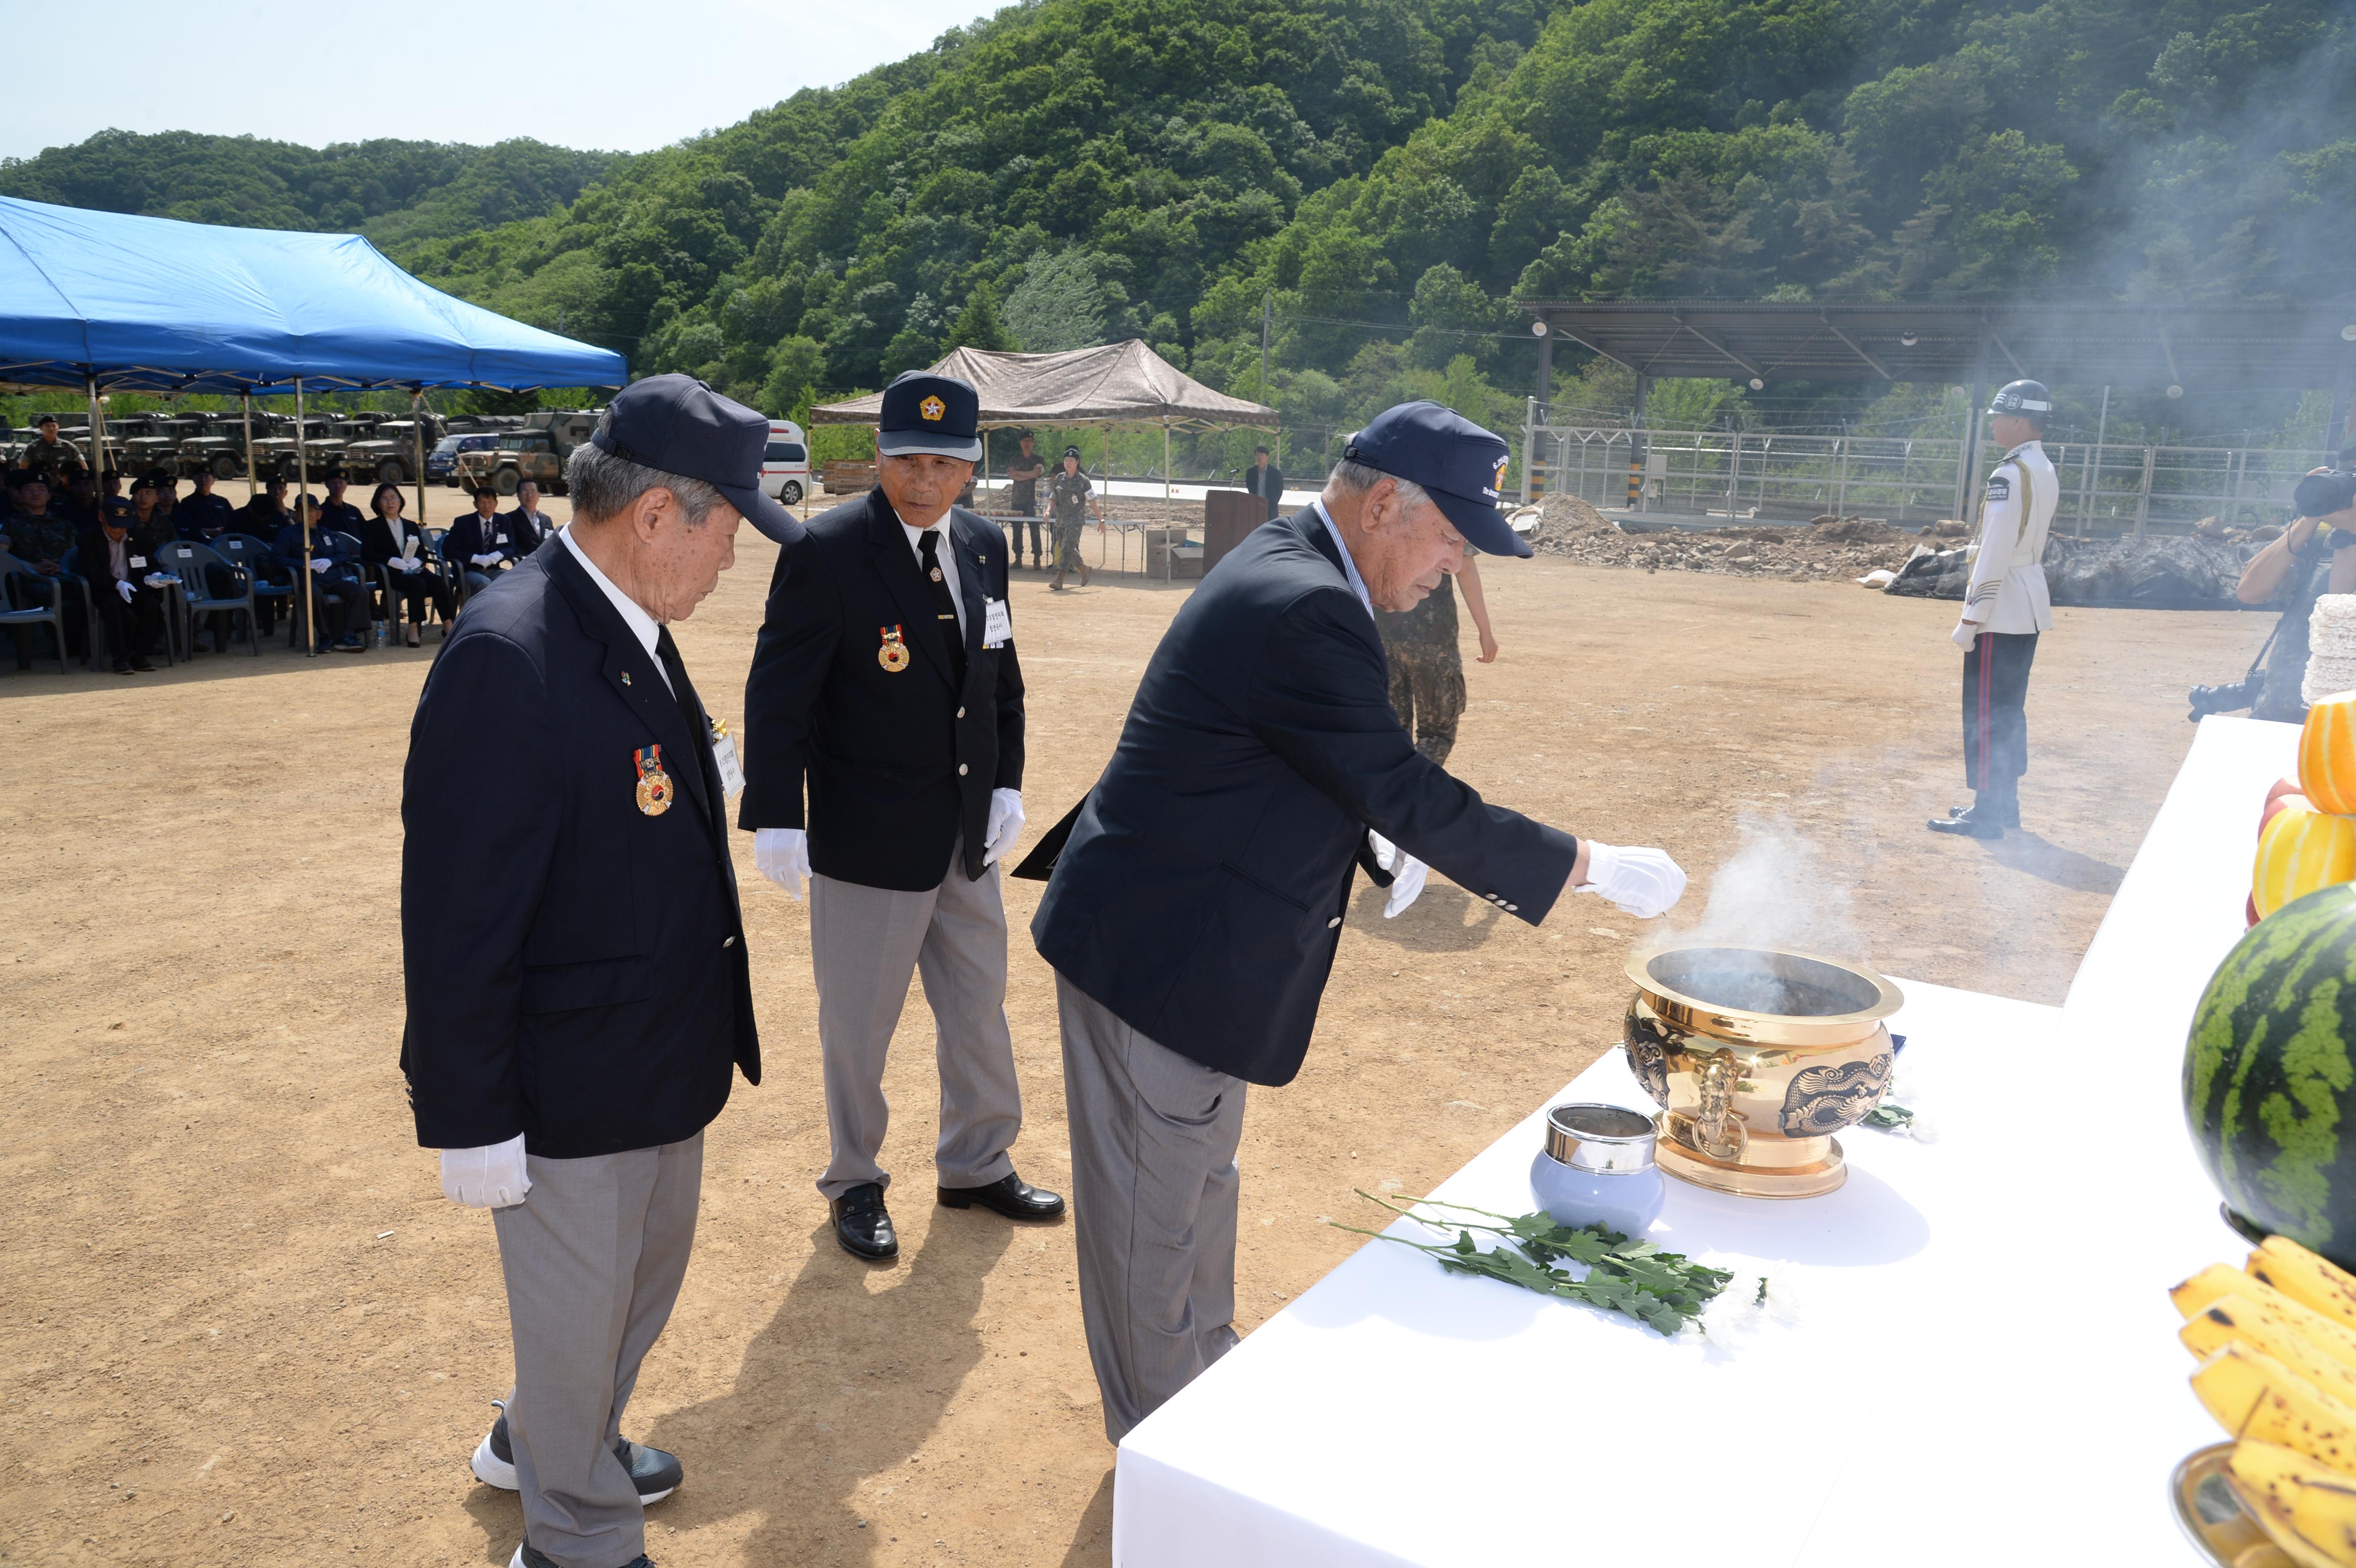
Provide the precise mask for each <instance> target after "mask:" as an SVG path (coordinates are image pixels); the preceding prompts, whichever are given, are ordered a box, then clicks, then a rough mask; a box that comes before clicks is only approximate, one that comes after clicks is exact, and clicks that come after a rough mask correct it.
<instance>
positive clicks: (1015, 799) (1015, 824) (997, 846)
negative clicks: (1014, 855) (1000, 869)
mask: <svg viewBox="0 0 2356 1568" xmlns="http://www.w3.org/2000/svg"><path fill="white" fill-rule="evenodd" d="M1027 820H1028V818H1026V817H1025V816H1023V792H1022V791H1021V790H1019V789H994V790H991V792H990V826H989V827H986V828H984V829H983V830H982V835H981V863H982V864H983V865H985V866H987V865H989V864H990V863H991V861H992V860H995V859H998V858H999V857H1000V856H1001V855H1003V854H1005V853H1006V852H1007V851H1008V850H1009V849H1012V848H1014V841H1015V840H1016V839H1017V838H1020V837H1023V823H1024V822H1025V821H1027Z"/></svg>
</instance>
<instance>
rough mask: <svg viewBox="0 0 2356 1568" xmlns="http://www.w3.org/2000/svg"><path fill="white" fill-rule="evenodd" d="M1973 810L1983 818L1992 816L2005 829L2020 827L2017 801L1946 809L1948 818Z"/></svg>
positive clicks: (1952, 806) (1953, 806) (1955, 806)
mask: <svg viewBox="0 0 2356 1568" xmlns="http://www.w3.org/2000/svg"><path fill="white" fill-rule="evenodd" d="M1975 810H1976V811H1978V812H1979V813H1980V815H1981V816H1993V817H1994V818H1995V819H1996V820H1997V822H1998V823H2000V824H2002V825H2003V826H2005V827H2019V826H2020V802H2019V801H2017V800H2008V801H2002V802H1999V803H1997V804H1996V805H1987V806H1971V805H1951V806H1949V807H1947V815H1948V816H1963V815H1964V813H1965V812H1967V811H1975Z"/></svg>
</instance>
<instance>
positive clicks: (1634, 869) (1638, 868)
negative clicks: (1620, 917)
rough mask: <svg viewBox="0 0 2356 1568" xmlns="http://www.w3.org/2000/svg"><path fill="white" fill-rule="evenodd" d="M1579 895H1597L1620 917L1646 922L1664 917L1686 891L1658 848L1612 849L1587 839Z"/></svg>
mask: <svg viewBox="0 0 2356 1568" xmlns="http://www.w3.org/2000/svg"><path fill="white" fill-rule="evenodd" d="M1579 891H1580V892H1582V893H1601V894H1602V895H1603V896H1604V898H1605V899H1607V900H1609V901H1611V902H1612V903H1613V904H1616V905H1617V906H1619V909H1620V912H1622V913H1623V914H1633V915H1634V916H1635V917H1636V918H1637V919H1638V920H1650V919H1652V918H1653V917H1654V916H1655V915H1656V914H1665V913H1666V912H1668V911H1669V909H1670V908H1671V906H1673V905H1674V904H1676V901H1677V900H1678V898H1679V897H1681V896H1682V895H1683V894H1684V892H1685V891H1686V874H1685V872H1684V871H1683V870H1681V869H1678V867H1677V863H1676V861H1675V860H1672V859H1669V857H1668V856H1667V854H1666V853H1665V852H1664V851H1662V850H1659V849H1614V848H1612V846H1611V845H1609V844H1599V843H1597V842H1596V841H1595V840H1594V839H1592V838H1590V839H1588V840H1587V880H1585V881H1584V882H1581V883H1580V885H1579Z"/></svg>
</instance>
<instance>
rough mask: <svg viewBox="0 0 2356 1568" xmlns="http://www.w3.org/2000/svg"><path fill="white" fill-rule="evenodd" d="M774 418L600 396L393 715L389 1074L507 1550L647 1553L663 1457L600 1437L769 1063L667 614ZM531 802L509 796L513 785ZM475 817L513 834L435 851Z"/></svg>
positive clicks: (698, 717)
mask: <svg viewBox="0 0 2356 1568" xmlns="http://www.w3.org/2000/svg"><path fill="white" fill-rule="evenodd" d="M768 431H769V421H767V419H766V418H765V417H764V416H763V415H761V414H758V413H755V412H754V411H752V410H751V409H747V408H744V407H743V406H742V405H740V404H737V403H734V402H731V401H730V400H727V399H726V398H723V397H721V396H720V395H718V394H717V393H715V392H713V391H712V390H711V389H709V388H707V387H705V386H704V385H703V383H701V381H697V380H694V379H691V378H690V377H686V376H656V377H652V378H650V379H647V380H644V381H640V382H637V384H636V385H634V386H631V387H629V388H627V389H625V390H624V391H623V392H622V393H621V394H620V395H619V396H618V397H616V399H615V400H614V401H613V404H612V406H611V407H610V408H608V409H607V410H606V411H605V414H604V415H603V417H601V418H600V419H599V421H598V422H597V429H596V431H595V432H594V434H593V435H592V436H591V437H590V439H589V440H588V441H587V442H585V443H583V444H582V445H581V446H579V447H578V448H576V449H575V450H574V451H573V454H572V456H571V458H570V459H569V460H568V463H567V465H566V478H567V480H568V482H569V488H570V490H571V494H572V496H573V522H572V525H571V527H569V528H566V529H565V530H564V531H563V532H562V534H560V535H559V536H558V538H559V539H560V540H561V543H560V544H558V545H555V546H552V547H551V548H548V549H541V550H539V551H537V552H535V553H534V554H532V555H531V556H530V557H529V558H527V559H526V560H522V561H520V562H519V563H518V564H517V565H516V567H515V568H514V569H513V570H512V571H508V572H505V573H503V574H502V575H501V576H500V577H499V578H498V581H495V582H492V583H490V584H489V585H488V586H487V587H486V588H485V589H484V590H483V592H480V593H478V594H477V595H476V596H475V598H474V599H473V600H471V601H470V602H469V603H468V605H467V608H466V614H465V615H464V616H462V617H461V618H460V620H459V622H458V625H457V629H456V630H455V632H453V633H452V634H451V635H450V639H449V641H448V642H447V643H445V644H444V645H443V648H442V653H441V656H440V657H439V658H437V659H436V660H435V661H434V668H433V671H432V673H431V674H430V675H428V676H427V677H426V681H425V689H424V691H423V694H421V695H420V697H419V698H418V702H417V715H416V718H415V719H414V720H412V723H411V725H410V734H409V765H408V770H407V772H406V773H405V774H404V775H403V779H402V803H401V816H402V826H403V827H404V828H405V829H406V830H407V834H408V837H407V842H406V845H405V847H404V849H403V854H402V897H401V902H402V908H401V921H402V957H403V965H404V978H405V981H406V986H407V990H408V1001H409V1018H408V1024H407V1027H406V1029H404V1030H403V1033H402V1048H401V1067H402V1073H403V1074H404V1075H405V1076H406V1077H407V1079H408V1081H409V1095H410V1103H411V1108H412V1111H413V1112H414V1114H415V1116H416V1120H417V1141H418V1142H419V1143H421V1144H423V1145H424V1146H425V1147H429V1148H438V1149H440V1150H441V1151H442V1190H443V1191H444V1193H445V1194H447V1195H448V1196H449V1197H450V1198H451V1199H452V1200H455V1201H456V1202H459V1203H463V1204H466V1205H467V1206H469V1207H472V1208H481V1209H489V1210H491V1211H493V1212H492V1216H491V1218H492V1223H493V1226H494V1228H495V1230H496V1231H497V1232H498V1243H499V1266H500V1270H501V1272H502V1273H503V1274H504V1275H505V1276H506V1282H507V1293H508V1318H509V1325H510V1326H511V1328H512V1329H513V1332H514V1336H515V1386H514V1390H513V1392H511V1393H510V1394H509V1397H508V1398H507V1399H506V1400H505V1401H503V1402H500V1403H502V1404H503V1406H504V1408H503V1410H502V1413H501V1414H500V1415H499V1417H498V1420H497V1421H496V1422H495V1423H494V1424H492V1427H491V1430H490V1432H489V1433H488V1435H486V1436H485V1437H484V1438H483V1441H482V1443H481V1445H479V1446H478V1447H477V1449H476V1451H475V1456H474V1461H473V1467H474V1472H475V1474H476V1475H477V1477H480V1478H481V1479H482V1480H484V1481H486V1482H487V1483H489V1484H490V1485H492V1486H495V1487H505V1488H512V1489H516V1490H519V1491H521V1493H522V1494H523V1520H524V1541H523V1543H522V1544H521V1545H519V1547H518V1548H517V1549H516V1553H515V1556H514V1558H513V1559H512V1563H513V1564H514V1568H544V1565H545V1564H549V1563H555V1564H559V1565H560V1568H625V1565H627V1564H640V1563H645V1562H646V1557H645V1552H646V1524H645V1519H644V1514H643V1509H644V1507H645V1505H646V1504H647V1503H649V1502H653V1501H655V1500H657V1499H660V1498H664V1497H668V1496H669V1494H670V1491H671V1489H672V1488H675V1487H677V1486H678V1485H679V1484H680V1475H681V1467H680V1461H679V1460H678V1459H677V1458H675V1457H673V1456H670V1455H669V1454H665V1453H663V1452H662V1451H660V1450H659V1449H654V1448H648V1447H646V1446H644V1445H640V1444H636V1443H633V1442H631V1441H630V1440H629V1439H627V1438H626V1437H624V1436H623V1435H622V1431H621V1425H622V1412H623V1410H624V1408H625V1407H626V1405H627V1404H628V1403H629V1400H630V1393H631V1391H632V1389H633V1388H634V1387H635V1386H636V1384H637V1377H638V1367H639V1363H640V1362H641V1361H643V1360H645V1358H646V1354H647V1351H648V1349H649V1348H650V1347H651V1346H652V1345H653V1344H654V1342H655V1339H656V1338H657V1337H658V1336H659V1335H660V1334H661V1332H662V1329H663V1325H664V1323H665V1321H666V1320H667V1319H668V1318H669V1316H670V1309H671V1305H672V1303H673V1302H674V1301H676V1300H677V1299H678V1296H679V1287H680V1278H681V1277H682V1276H683V1275H685V1273H686V1271H687V1256H688V1249H689V1246H690V1244H691V1243H692V1241H693V1240H694V1237H695V1215H696V1207H697V1200H698V1195H699V1193H700V1191H701V1183H702V1176H703V1128H704V1126H705V1125H706V1124H708V1123H709V1122H711V1120H712V1118H713V1117H714V1116H716V1115H719V1114H720V1108H721V1106H722V1105H723V1104H726V1103H727V1100H728V1092H729V1088H730V1085H731V1083H732V1082H733V1075H734V1072H735V1071H736V1070H737V1069H738V1068H742V1069H743V1070H744V1078H745V1081H746V1082H747V1083H759V1082H760V1078H761V1056H760V1041H759V1040H758V1039H757V1038H756V1037H755V1032H754V1027H753V994H752V988H751V983H750V979H749V976H748V972H747V970H746V966H745V956H744V920H743V917H742V915H741V914H740V913H739V912H738V909H737V901H736V879H735V873H734V870H733V869H731V866H730V862H729V859H728V829H727V814H726V798H725V797H726V793H727V784H726V783H725V777H726V775H727V773H728V764H729V763H730V762H731V760H732V759H733V752H728V751H727V750H726V749H725V748H724V747H723V748H722V749H719V750H715V748H714V745H713V741H712V724H711V720H710V717H709V716H708V715H707V714H706V713H705V712H704V709H703V705H702V703H701V701H700V700H699V699H697V697H696V692H695V688H694V686H693V684H692V683H691V682H690V680H689V679H688V674H687V667H686V666H685V665H684V664H682V663H681V662H680V656H679V649H678V647H677V646H676V645H674V644H673V643H672V641H671V635H670V631H669V623H671V622H673V621H683V620H685V619H686V618H687V617H688V616H689V615H691V614H692V613H694V612H695V607H696V606H697V604H699V603H701V602H702V600H703V598H704V596H705V595H706V594H708V593H710V592H712V588H713V586H714V585H715V584H717V582H718V581H719V579H720V574H721V573H722V572H723V571H726V570H727V569H728V568H729V567H730V566H731V565H732V564H734V560H735V538H736V525H737V524H738V522H739V521H743V520H749V521H750V522H751V523H752V524H753V526H754V527H755V528H759V529H760V530H761V531H762V532H763V533H765V534H767V535H768V536H769V537H771V538H772V539H777V540H779V541H780V542H781V543H789V542H790V541H791V540H792V539H795V538H797V537H798V535H799V533H800V525H798V523H796V522H795V521H794V520H793V518H792V517H790V516H789V515H788V514H787V512H786V510H785V509H784V508H783V507H779V506H778V505H777V504H776V502H775V501H773V500H771V499H769V498H768V497H767V496H764V495H762V494H761V492H760V477H761V457H762V450H763V448H764V447H765V446H766V443H767V441H768ZM521 802H529V803H530V806H531V809H530V810H528V811H524V812H521V813H518V812H517V811H516V810H515V809H514V807H515V806H516V805H517V804H518V803H521ZM486 811H488V812H490V813H492V814H494V815H496V816H498V819H499V821H500V822H501V823H502V824H503V825H505V827H507V829H508V830H507V831H505V832H502V833H499V834H495V835H490V836H487V837H476V838H475V839H473V840H472V841H471V842H470V847H469V848H468V850H467V852H466V854H464V855H460V856H456V857H451V856H448V855H446V854H444V852H443V847H444V845H445V844H446V843H447V838H448V833H449V830H450V827H451V826H452V825H453V824H458V825H465V824H468V823H473V822H477V821H480V820H482V819H483V814H484V813H485V812H486Z"/></svg>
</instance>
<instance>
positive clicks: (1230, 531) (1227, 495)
mask: <svg viewBox="0 0 2356 1568" xmlns="http://www.w3.org/2000/svg"><path fill="white" fill-rule="evenodd" d="M1267 511H1268V503H1267V502H1265V501H1263V500H1261V499H1260V498H1259V497H1258V496H1255V495H1253V494H1252V493H1251V492H1250V491H1248V490H1209V491H1205V493H1204V496H1203V570H1204V571H1206V572H1207V571H1210V570H1211V568H1213V567H1215V566H1216V565H1218V564H1219V558H1220V557H1221V556H1223V555H1225V554H1226V553H1227V551H1229V550H1231V549H1235V548H1236V546H1237V545H1239V544H1241V543H1243V542H1244V536H1245V535H1246V534H1248V533H1249V532H1251V531H1252V530H1253V529H1254V528H1258V527H1259V526H1260V524H1261V523H1262V522H1263V521H1264V520H1266V517H1265V515H1266V513H1267Z"/></svg>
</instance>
